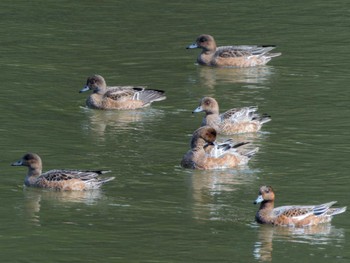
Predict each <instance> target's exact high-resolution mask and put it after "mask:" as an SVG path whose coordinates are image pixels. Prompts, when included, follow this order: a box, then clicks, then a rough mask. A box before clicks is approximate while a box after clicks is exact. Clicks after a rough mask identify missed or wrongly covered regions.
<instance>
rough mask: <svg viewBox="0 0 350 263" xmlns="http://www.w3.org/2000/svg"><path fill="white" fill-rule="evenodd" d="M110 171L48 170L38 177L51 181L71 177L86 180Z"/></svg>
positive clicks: (69, 178)
mask: <svg viewBox="0 0 350 263" xmlns="http://www.w3.org/2000/svg"><path fill="white" fill-rule="evenodd" d="M108 172H110V171H105V170H91V171H90V170H87V171H81V170H50V171H48V172H46V173H43V174H42V175H41V176H40V177H41V178H43V179H45V180H47V181H50V182H53V181H56V182H57V181H65V180H72V179H79V180H83V181H88V180H91V179H94V178H96V177H98V176H99V175H101V174H105V173H108Z"/></svg>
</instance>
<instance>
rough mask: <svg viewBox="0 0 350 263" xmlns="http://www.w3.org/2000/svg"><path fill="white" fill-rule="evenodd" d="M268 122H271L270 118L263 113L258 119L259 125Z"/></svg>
mask: <svg viewBox="0 0 350 263" xmlns="http://www.w3.org/2000/svg"><path fill="white" fill-rule="evenodd" d="M269 121H271V116H270V115H268V114H266V113H264V114H263V115H262V116H261V117H260V123H261V124H264V123H266V122H269Z"/></svg>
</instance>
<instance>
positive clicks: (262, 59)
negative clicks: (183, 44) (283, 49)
mask: <svg viewBox="0 0 350 263" xmlns="http://www.w3.org/2000/svg"><path fill="white" fill-rule="evenodd" d="M192 48H201V49H202V52H201V53H200V55H199V56H198V58H197V62H198V63H199V64H201V65H206V66H218V67H240V68H245V67H254V66H259V65H265V64H266V63H267V62H269V61H270V60H271V58H273V57H277V56H280V55H281V53H269V52H270V51H271V50H273V49H274V48H276V46H273V45H269V46H257V45H253V46H247V45H244V46H242V45H241V46H223V47H216V43H215V40H214V37H212V36H211V35H206V34H203V35H200V36H199V37H198V38H197V40H196V42H195V43H193V44H191V45H189V46H188V47H187V49H192Z"/></svg>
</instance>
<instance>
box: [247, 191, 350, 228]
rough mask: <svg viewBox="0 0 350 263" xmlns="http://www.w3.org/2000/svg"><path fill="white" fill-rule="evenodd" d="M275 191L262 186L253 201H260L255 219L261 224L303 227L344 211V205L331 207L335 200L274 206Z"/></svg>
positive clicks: (328, 219)
mask: <svg viewBox="0 0 350 263" xmlns="http://www.w3.org/2000/svg"><path fill="white" fill-rule="evenodd" d="M274 201H275V193H274V191H273V189H272V187H270V186H262V187H260V190H259V196H258V198H257V199H256V200H255V202H254V203H256V204H257V203H261V205H260V209H259V211H258V212H257V213H256V217H255V218H256V221H257V222H258V223H261V224H272V225H279V226H293V227H304V226H312V225H317V224H320V223H326V222H330V221H331V220H332V217H333V216H334V215H337V214H340V213H343V212H345V210H346V207H340V208H331V206H332V205H334V204H335V203H336V201H333V202H329V203H325V204H321V205H309V206H305V205H291V206H280V207H276V208H275V207H274Z"/></svg>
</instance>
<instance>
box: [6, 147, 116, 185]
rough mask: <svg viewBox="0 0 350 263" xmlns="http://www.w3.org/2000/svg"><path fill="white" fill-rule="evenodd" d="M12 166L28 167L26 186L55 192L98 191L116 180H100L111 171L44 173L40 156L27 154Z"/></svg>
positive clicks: (109, 178)
mask: <svg viewBox="0 0 350 263" xmlns="http://www.w3.org/2000/svg"><path fill="white" fill-rule="evenodd" d="M11 165H12V166H27V167H28V173H27V175H26V177H25V180H24V184H25V185H26V186H31V187H38V188H51V189H55V190H63V191H66V190H90V189H98V188H100V187H101V186H102V185H103V184H104V183H107V182H109V181H111V180H113V179H114V177H106V178H100V177H99V176H100V175H101V174H105V173H108V172H110V171H104V170H93V171H90V170H89V171H82V170H67V169H62V170H59V169H55V170H50V171H47V172H45V173H42V161H41V158H40V156H39V155H37V154H35V153H27V154H25V155H24V156H23V157H22V159H20V160H19V161H17V162H14V163H12V164H11Z"/></svg>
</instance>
